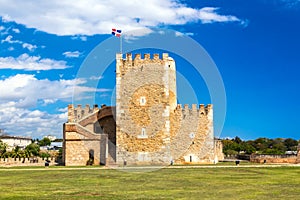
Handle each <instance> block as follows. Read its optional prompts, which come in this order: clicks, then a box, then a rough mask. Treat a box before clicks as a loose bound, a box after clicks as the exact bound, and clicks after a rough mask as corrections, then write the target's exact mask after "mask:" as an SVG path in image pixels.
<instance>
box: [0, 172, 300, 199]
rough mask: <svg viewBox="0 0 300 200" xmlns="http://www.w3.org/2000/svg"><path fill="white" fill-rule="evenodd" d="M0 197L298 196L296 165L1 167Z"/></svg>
mask: <svg viewBox="0 0 300 200" xmlns="http://www.w3.org/2000/svg"><path fill="white" fill-rule="evenodd" d="M0 185H1V186H0V199H260V200H263V199H268V200H273V199H281V200H282V199H283V200H285V199H299V198H300V168H299V167H264V168H256V167H246V168H242V167H230V168H187V169H170V168H166V169H160V170H157V171H153V172H147V173H127V172H122V171H118V170H112V169H97V168H86V169H83V170H82V169H72V168H63V169H62V170H61V169H57V168H55V167H53V168H48V169H47V168H46V169H45V168H40V170H38V169H37V168H34V169H33V170H26V169H17V170H15V169H1V170H0Z"/></svg>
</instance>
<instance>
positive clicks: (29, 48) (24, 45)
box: [22, 43, 37, 52]
mask: <svg viewBox="0 0 300 200" xmlns="http://www.w3.org/2000/svg"><path fill="white" fill-rule="evenodd" d="M22 47H23V48H24V49H25V48H26V49H28V50H29V51H31V52H32V51H34V50H35V49H36V48H37V46H36V45H32V44H29V43H23V44H22Z"/></svg>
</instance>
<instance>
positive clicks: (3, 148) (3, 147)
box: [0, 140, 7, 157]
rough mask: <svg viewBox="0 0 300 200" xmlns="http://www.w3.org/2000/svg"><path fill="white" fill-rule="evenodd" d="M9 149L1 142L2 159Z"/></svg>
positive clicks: (0, 153) (0, 154)
mask: <svg viewBox="0 0 300 200" xmlns="http://www.w3.org/2000/svg"><path fill="white" fill-rule="evenodd" d="M6 149H7V144H6V143H4V142H2V141H1V140H0V157H2V156H3V155H4V154H5V152H6Z"/></svg>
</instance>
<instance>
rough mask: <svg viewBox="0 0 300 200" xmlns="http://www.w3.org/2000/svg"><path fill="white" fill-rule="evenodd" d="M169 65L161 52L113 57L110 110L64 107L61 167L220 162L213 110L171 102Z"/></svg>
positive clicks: (173, 95)
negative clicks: (112, 103)
mask: <svg viewBox="0 0 300 200" xmlns="http://www.w3.org/2000/svg"><path fill="white" fill-rule="evenodd" d="M176 90H177V87H176V67H175V61H174V60H173V59H172V58H171V57H169V55H168V54H167V53H163V54H162V57H161V58H160V55H159V54H153V56H152V58H151V56H150V54H145V55H144V57H143V58H142V57H141V55H140V54H136V55H135V57H134V58H133V57H132V54H130V53H128V54H126V58H125V59H124V58H123V55H122V54H117V55H116V106H115V107H110V106H105V105H103V106H101V107H100V108H99V107H98V106H97V105H94V106H93V108H90V107H89V105H87V106H86V107H84V108H83V107H81V105H78V106H77V107H74V106H73V105H69V106H68V122H66V123H65V124H64V145H63V146H64V149H63V150H64V151H63V160H64V163H65V165H67V166H70V165H86V164H103V165H119V166H120V165H124V164H127V165H162V164H163V165H168V164H170V163H174V164H197V163H216V162H218V160H222V159H223V153H222V144H221V141H219V140H216V139H215V138H214V127H213V106H212V105H210V104H209V105H207V106H204V105H203V104H200V105H199V106H198V105H196V104H193V105H191V106H189V105H184V106H182V105H180V104H177V92H176Z"/></svg>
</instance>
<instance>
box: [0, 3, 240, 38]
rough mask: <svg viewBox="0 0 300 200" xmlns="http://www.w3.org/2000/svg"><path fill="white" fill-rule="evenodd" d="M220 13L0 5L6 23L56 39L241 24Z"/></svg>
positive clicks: (164, 6)
mask: <svg viewBox="0 0 300 200" xmlns="http://www.w3.org/2000/svg"><path fill="white" fill-rule="evenodd" d="M11 5H18V6H11ZM20 7H21V8H22V9H21V10H20ZM217 11H218V10H217V8H212V7H205V8H202V9H197V8H191V7H188V6H187V5H185V4H182V3H180V2H179V1H174V0H149V1H147V3H146V5H145V2H144V1H128V0H119V1H115V0H106V1H103V0H85V1H79V2H74V1H72V0H65V1H61V0H52V1H35V0H27V1H20V0H2V1H1V3H0V15H2V17H3V18H2V19H3V20H4V21H15V22H17V23H19V24H24V25H25V26H27V27H29V28H36V29H38V30H41V31H45V32H47V33H52V34H57V35H94V34H108V33H110V30H111V28H112V27H120V28H122V29H123V30H124V31H131V30H134V29H140V28H146V27H155V26H160V25H182V24H186V23H194V22H202V23H213V22H231V21H241V20H240V19H238V18H237V17H236V16H232V15H222V14H219V13H218V12H217Z"/></svg>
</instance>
